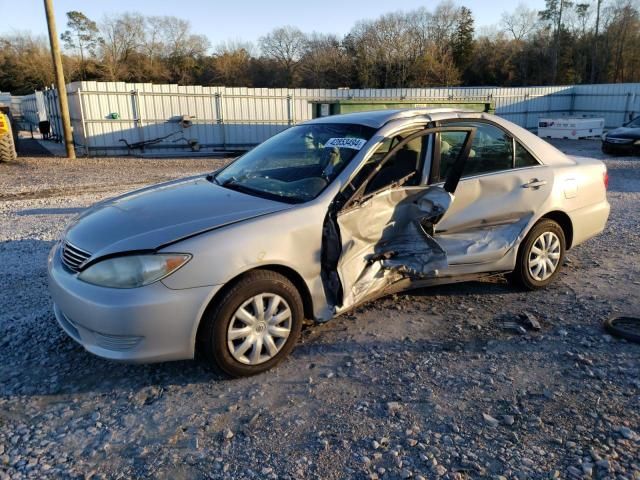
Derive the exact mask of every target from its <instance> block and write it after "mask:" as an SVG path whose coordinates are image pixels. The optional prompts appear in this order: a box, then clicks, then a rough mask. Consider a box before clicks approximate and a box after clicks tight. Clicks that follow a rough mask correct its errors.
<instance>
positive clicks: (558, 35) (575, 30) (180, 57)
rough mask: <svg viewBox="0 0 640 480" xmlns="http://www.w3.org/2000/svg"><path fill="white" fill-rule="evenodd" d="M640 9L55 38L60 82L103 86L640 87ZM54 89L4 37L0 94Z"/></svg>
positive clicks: (38, 53) (585, 4)
mask: <svg viewBox="0 0 640 480" xmlns="http://www.w3.org/2000/svg"><path fill="white" fill-rule="evenodd" d="M639 2H640V0H582V2H577V1H569V0H546V4H545V9H544V10H541V11H535V10H531V9H529V8H527V7H526V6H525V5H523V4H521V5H518V6H517V7H516V8H515V9H514V10H512V11H510V12H504V13H503V14H502V17H501V19H500V22H499V24H497V25H494V26H491V27H483V28H476V25H475V21H474V17H473V13H472V12H471V10H469V9H468V8H467V7H464V6H458V5H456V4H454V3H453V2H451V1H449V0H446V1H443V2H441V3H440V4H438V5H437V6H436V7H435V8H433V9H432V10H429V9H427V8H419V9H416V10H411V11H406V12H394V13H388V14H385V15H382V16H380V17H379V18H377V19H374V20H363V21H359V22H357V23H356V24H355V25H354V26H353V27H352V29H351V30H350V31H349V32H348V33H347V34H346V35H344V36H342V37H340V36H337V35H334V34H326V33H320V32H312V33H305V32H302V31H301V30H300V29H298V28H296V27H293V26H282V27H278V28H275V29H274V30H272V31H271V32H270V33H268V34H267V35H265V36H263V37H261V38H260V39H259V40H258V42H257V43H256V44H252V43H250V42H238V41H235V42H226V43H223V44H220V45H217V46H215V47H214V48H212V46H211V44H210V42H209V40H208V38H207V37H206V36H204V35H198V34H195V33H194V32H193V31H192V30H191V26H190V24H189V22H188V21H186V20H183V19H180V18H177V17H171V16H162V17H160V16H144V15H142V14H139V13H121V14H115V15H109V16H106V17H105V18H103V19H102V20H101V21H100V22H96V21H94V20H92V19H90V18H88V17H87V16H86V15H85V14H83V13H82V12H78V11H72V12H68V13H67V25H66V29H65V30H64V32H63V33H62V34H61V40H62V42H63V45H64V48H65V52H64V56H63V63H64V69H65V75H66V78H67V81H77V80H101V81H126V82H153V83H178V84H182V85H190V84H200V85H224V86H243V87H307V88H338V87H351V88H392V87H428V86H456V85H473V86H482V85H497V86H525V85H550V84H580V83H617V82H637V81H640V4H639ZM51 83H53V71H52V64H51V56H50V53H49V48H48V43H47V41H46V39H45V38H44V37H38V36H33V35H31V34H29V33H16V34H12V35H4V36H0V91H10V92H12V93H14V94H25V93H30V92H32V91H33V90H35V89H39V88H42V87H45V86H48V85H51Z"/></svg>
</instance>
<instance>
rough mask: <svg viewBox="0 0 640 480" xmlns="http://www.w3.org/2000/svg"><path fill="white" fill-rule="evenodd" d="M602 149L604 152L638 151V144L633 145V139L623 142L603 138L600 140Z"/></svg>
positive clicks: (639, 147)
mask: <svg viewBox="0 0 640 480" xmlns="http://www.w3.org/2000/svg"><path fill="white" fill-rule="evenodd" d="M602 150H603V151H604V152H618V153H635V152H640V145H635V140H632V141H630V142H628V143H623V142H620V141H617V142H616V141H611V140H609V139H607V138H605V139H604V140H602Z"/></svg>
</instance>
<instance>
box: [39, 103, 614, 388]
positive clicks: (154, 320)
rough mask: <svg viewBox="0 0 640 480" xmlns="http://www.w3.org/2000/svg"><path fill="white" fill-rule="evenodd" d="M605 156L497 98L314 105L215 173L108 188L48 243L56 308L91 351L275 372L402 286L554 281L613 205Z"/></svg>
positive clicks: (237, 372) (234, 371)
mask: <svg viewBox="0 0 640 480" xmlns="http://www.w3.org/2000/svg"><path fill="white" fill-rule="evenodd" d="M606 186H607V172H606V169H605V166H604V165H603V164H602V163H601V162H599V161H597V160H592V159H578V160H575V159H570V158H568V157H566V156H565V155H563V154H562V153H561V152H560V151H558V150H557V149H555V148H554V147H552V146H551V145H549V144H548V143H546V142H545V141H543V140H541V139H539V138H538V137H536V136H534V135H532V134H531V133H529V132H528V131H526V130H524V129H522V128H520V127H518V126H516V125H514V124H512V123H510V122H508V121H506V120H504V119H501V118H499V117H495V116H492V115H489V114H484V113H472V112H464V111H458V110H450V109H439V110H436V109H413V110H383V111H376V112H363V113H355V114H349V115H342V116H331V117H325V118H321V119H316V120H313V121H310V122H306V123H303V124H300V125H297V126H294V127H292V128H289V129H287V130H285V131H284V132H282V133H280V134H278V135H276V136H274V137H272V138H271V139H269V140H267V141H266V142H264V143H263V144H261V145H260V146H258V147H256V148H255V149H253V150H251V151H250V152H248V153H246V154H245V155H243V156H241V157H240V158H238V159H237V160H236V161H235V162H233V163H231V164H230V165H228V166H227V167H225V168H223V169H221V170H219V171H217V172H215V173H212V174H210V175H206V176H199V177H194V178H187V179H182V180H178V181H174V182H169V183H164V184H161V185H157V186H153V187H149V188H145V189H142V190H138V191H135V192H132V193H129V194H126V195H123V196H121V197H118V198H114V199H111V200H108V201H105V202H102V203H99V204H97V205H95V206H93V207H92V208H90V209H88V210H87V211H85V212H84V213H83V214H82V215H80V216H79V217H78V218H77V219H75V220H74V221H73V223H72V224H71V225H69V227H68V228H67V229H66V231H65V233H64V236H63V238H62V239H61V240H60V242H58V243H57V244H56V245H55V246H54V248H53V249H52V251H51V254H50V256H49V284H50V290H51V295H52V297H53V300H54V311H55V315H56V318H57V320H58V322H59V324H60V326H61V327H62V328H63V329H64V330H65V331H66V332H67V333H68V334H69V335H70V336H71V337H72V338H73V339H74V340H76V341H77V342H79V343H80V344H82V345H83V346H84V347H85V348H86V349H87V350H88V351H90V352H92V353H94V354H96V355H99V356H102V357H105V358H110V359H116V360H126V361H137V362H152V361H165V360H177V359H187V358H193V357H194V356H195V354H196V352H199V353H201V354H202V355H203V356H204V357H205V358H207V359H208V361H210V362H212V363H213V364H215V365H217V366H218V367H219V368H220V369H222V370H223V371H224V372H226V373H227V374H229V375H233V376H241V375H251V374H255V373H258V372H262V371H264V370H267V369H269V368H271V367H273V366H274V365H275V364H277V363H278V362H279V361H281V360H282V359H283V358H284V357H285V356H286V355H287V354H288V353H289V352H290V351H291V350H292V349H293V347H294V345H295V343H296V339H297V338H298V335H299V333H300V328H301V325H302V322H303V319H305V318H307V319H312V320H315V321H317V322H324V321H327V320H329V319H331V318H332V317H334V316H336V315H339V314H341V313H343V312H345V311H347V310H349V309H352V308H353V307H354V306H356V305H358V304H361V303H362V302H365V301H367V300H370V299H373V298H376V297H379V296H381V295H385V294H388V293H391V292H398V291H400V290H407V289H410V288H415V287H422V286H427V285H434V284H443V283H450V282H456V281H461V280H467V279H476V278H479V277H482V276H487V275H495V274H505V273H506V274H508V276H509V278H510V279H511V280H512V281H513V282H514V283H515V284H517V285H519V286H520V287H524V288H527V289H537V288H542V287H546V286H547V285H548V284H549V283H550V282H552V281H553V279H554V278H555V277H556V276H557V274H558V271H559V269H560V268H561V266H562V263H563V257H564V255H565V251H566V250H567V249H569V248H571V247H573V246H575V245H578V244H579V243H581V242H584V241H585V240H587V239H588V238H590V237H592V236H594V235H597V234H598V233H600V232H601V231H602V230H603V228H604V226H605V223H606V220H607V217H608V215H609V204H608V202H607V198H606Z"/></svg>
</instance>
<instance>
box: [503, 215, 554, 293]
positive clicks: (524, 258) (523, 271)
mask: <svg viewBox="0 0 640 480" xmlns="http://www.w3.org/2000/svg"><path fill="white" fill-rule="evenodd" d="M565 249H566V240H565V236H564V231H563V230H562V227H560V225H558V223H557V222H554V221H553V220H549V219H546V218H545V219H542V220H540V221H539V222H538V223H536V224H535V225H534V226H533V228H532V229H531V231H530V232H529V234H528V235H527V236H526V238H525V239H524V241H523V242H522V244H521V245H520V249H519V251H518V259H517V261H516V268H515V270H514V271H513V273H512V274H511V279H512V280H514V281H515V283H517V284H518V285H521V286H523V287H525V288H527V289H529V290H536V289H538V288H544V287H546V286H547V285H549V284H550V283H551V282H552V281H553V279H554V278H555V277H556V275H558V272H559V271H560V268H561V266H562V262H563V261H564V255H565Z"/></svg>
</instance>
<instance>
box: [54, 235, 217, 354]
mask: <svg viewBox="0 0 640 480" xmlns="http://www.w3.org/2000/svg"><path fill="white" fill-rule="evenodd" d="M48 272H49V291H50V292H51V296H52V297H53V302H54V313H55V316H56V319H57V321H58V323H59V324H60V326H61V327H62V329H63V330H64V331H65V332H66V333H67V334H68V335H69V336H70V337H71V338H73V339H74V340H75V341H77V342H78V343H80V344H81V345H82V346H83V347H84V348H85V349H86V350H87V351H89V352H91V353H93V354H95V355H98V356H100V357H104V358H108V359H112V360H122V361H129V362H140V363H146V362H160V361H166V360H181V359H189V358H193V356H194V352H195V336H196V332H197V328H198V323H199V321H200V318H201V317H202V314H203V313H204V310H205V308H206V306H207V304H208V303H209V301H210V300H211V298H212V297H213V295H215V293H216V292H217V291H218V289H219V288H220V286H214V287H211V286H209V287H199V288H188V289H184V290H173V289H170V288H168V287H166V286H165V285H164V284H163V283H162V282H155V283H153V284H151V285H147V286H144V287H140V288H132V289H116V288H105V287H98V286H95V285H91V284H88V283H86V282H82V281H81V280H78V278H77V275H75V274H73V273H71V272H69V271H68V270H67V269H66V268H65V267H64V266H63V265H62V262H61V259H60V252H59V246H58V245H56V246H54V247H53V249H52V250H51V253H50V255H49V262H48Z"/></svg>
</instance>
